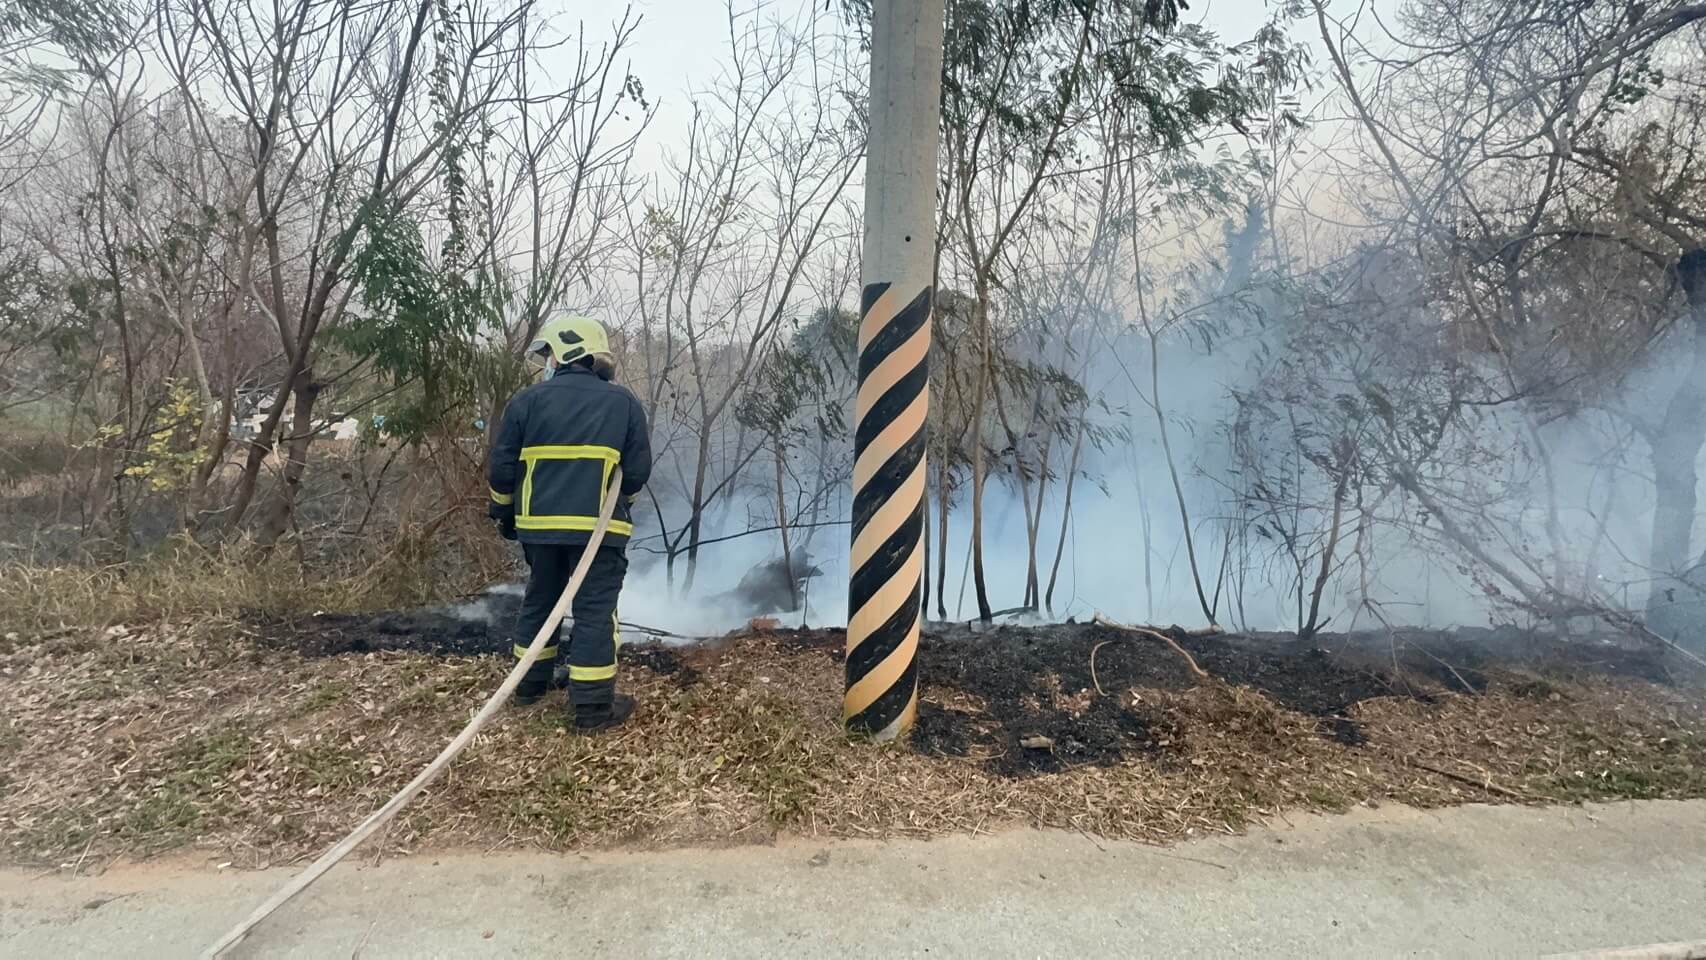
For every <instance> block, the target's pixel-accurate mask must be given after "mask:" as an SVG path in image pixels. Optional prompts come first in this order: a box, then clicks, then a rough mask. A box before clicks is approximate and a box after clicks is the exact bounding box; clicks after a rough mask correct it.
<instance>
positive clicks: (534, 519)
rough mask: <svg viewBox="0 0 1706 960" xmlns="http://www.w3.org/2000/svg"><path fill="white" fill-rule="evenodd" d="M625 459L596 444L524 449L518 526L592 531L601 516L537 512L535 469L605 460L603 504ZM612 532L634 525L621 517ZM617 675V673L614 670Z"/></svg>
mask: <svg viewBox="0 0 1706 960" xmlns="http://www.w3.org/2000/svg"><path fill="white" fill-rule="evenodd" d="M621 459H622V452H621V451H619V450H617V449H616V448H615V447H603V446H597V445H594V444H538V445H535V446H531V447H522V448H521V462H522V464H523V465H524V467H525V468H526V472H525V473H524V474H523V475H522V480H521V509H520V510H519V511H517V513H516V517H515V526H516V529H517V530H579V531H584V532H588V533H590V532H591V531H592V530H593V529H594V528H595V527H597V526H598V515H597V514H592V515H590V516H589V515H584V514H536V513H534V512H533V470H534V467H535V466H537V465H538V463H539V462H540V461H541V460H600V461H603V471H602V473H601V478H602V479H601V480H600V483H599V488H598V494H597V496H596V497H594V499H593V502H594V503H602V502H603V500H604V491H606V490H608V489H609V488H610V473H611V471H612V470H614V469H615V468H616V464H617V463H618V462H619V461H620V460H621ZM609 529H610V532H611V533H613V534H616V535H618V536H624V537H626V536H631V535H632V534H633V532H634V525H633V524H632V523H627V522H624V521H621V520H611V521H610V528H609ZM600 669H602V668H600ZM611 669H612V671H614V670H615V668H614V667H612V668H611ZM612 676H614V673H612ZM577 679H608V678H605V677H587V678H577Z"/></svg>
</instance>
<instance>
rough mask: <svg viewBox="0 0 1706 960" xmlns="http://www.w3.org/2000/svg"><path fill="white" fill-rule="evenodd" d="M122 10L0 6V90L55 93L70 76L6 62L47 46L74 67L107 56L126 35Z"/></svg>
mask: <svg viewBox="0 0 1706 960" xmlns="http://www.w3.org/2000/svg"><path fill="white" fill-rule="evenodd" d="M124 13H125V10H124V5H123V4H121V3H107V2H101V0H96V2H84V0H0V50H3V51H6V52H7V53H8V56H7V57H6V58H5V59H4V62H3V63H0V87H7V86H12V87H21V88H33V89H36V90H40V91H43V92H59V91H61V90H63V89H65V87H66V86H67V84H68V82H69V79H70V77H71V74H72V73H73V71H70V70H65V69H61V68H58V67H49V66H44V65H41V64H36V63H30V62H27V61H24V60H22V59H18V58H14V57H12V56H10V54H11V53H12V52H15V51H17V50H20V49H22V48H25V47H30V46H43V45H48V46H52V47H55V48H57V49H58V51H59V52H61V53H63V54H64V55H65V57H66V58H67V59H69V60H71V61H73V62H74V63H78V64H79V65H81V64H83V63H86V62H87V61H89V60H91V59H93V58H95V57H97V56H99V55H101V54H103V53H106V52H108V51H111V50H112V49H114V48H115V47H117V46H118V44H119V42H120V41H121V40H122V39H123V38H124V37H125V35H126V29H127V28H126V24H125V17H124Z"/></svg>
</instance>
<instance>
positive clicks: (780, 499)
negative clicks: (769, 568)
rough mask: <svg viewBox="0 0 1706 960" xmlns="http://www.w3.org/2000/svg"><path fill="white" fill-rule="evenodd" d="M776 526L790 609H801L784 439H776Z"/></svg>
mask: <svg viewBox="0 0 1706 960" xmlns="http://www.w3.org/2000/svg"><path fill="white" fill-rule="evenodd" d="M774 446H775V448H776V526H777V528H778V529H779V530H781V532H782V569H783V571H785V572H786V574H787V577H788V605H789V606H788V608H789V609H790V610H798V609H800V589H799V581H798V580H797V579H796V578H795V576H794V552H793V549H792V547H791V546H790V545H789V543H788V494H787V489H788V488H787V486H786V485H785V484H784V482H783V471H782V455H783V452H784V447H783V445H782V438H781V437H780V436H778V437H776V439H775V444H774Z"/></svg>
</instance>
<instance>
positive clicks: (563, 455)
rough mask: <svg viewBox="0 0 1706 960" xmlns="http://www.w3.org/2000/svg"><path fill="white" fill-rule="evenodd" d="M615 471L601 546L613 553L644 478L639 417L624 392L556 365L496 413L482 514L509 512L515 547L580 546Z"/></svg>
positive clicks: (644, 435) (624, 536)
mask: <svg viewBox="0 0 1706 960" xmlns="http://www.w3.org/2000/svg"><path fill="white" fill-rule="evenodd" d="M618 465H620V466H621V467H622V496H621V497H619V498H618V499H617V501H616V512H615V514H614V515H613V516H612V517H611V520H610V529H609V531H607V532H606V534H605V537H604V543H605V545H607V546H613V547H618V548H620V547H622V546H624V545H626V544H627V542H628V537H629V536H630V535H631V534H632V533H633V532H634V520H633V517H632V515H631V514H630V512H629V500H630V499H631V498H632V497H633V496H634V495H635V494H637V493H639V492H640V489H641V488H642V487H644V486H645V485H646V480H647V479H648V478H650V476H651V473H652V445H651V438H650V436H649V435H648V432H647V429H646V414H645V411H644V410H642V409H641V408H640V401H639V400H637V399H636V398H635V397H634V395H633V394H632V393H629V392H628V389H627V388H626V387H621V386H618V385H616V384H614V383H610V382H608V381H606V380H604V379H602V378H600V377H599V376H598V374H596V373H594V372H593V371H592V370H589V369H587V368H586V367H583V366H580V365H571V366H566V367H559V368H558V370H557V374H556V375H555V376H553V377H551V378H550V379H548V380H544V381H542V382H540V383H536V384H533V385H532V386H530V387H527V388H525V389H523V390H522V391H521V392H519V393H517V394H516V395H515V396H513V397H511V398H510V401H509V406H507V407H505V408H504V415H503V423H502V424H501V425H500V426H499V428H498V439H497V443H496V445H495V446H493V447H492V461H491V467H490V471H489V479H490V481H491V505H490V511H489V512H490V513H491V515H492V516H493V517H494V518H496V519H499V520H504V519H507V517H508V516H509V515H510V514H511V512H513V515H514V517H515V530H516V537H517V539H519V540H520V541H521V542H523V543H556V544H583V543H586V542H587V540H588V539H590V538H591V536H592V528H593V527H595V526H597V525H598V512H599V507H600V506H602V505H603V503H604V494H605V491H607V490H609V489H610V477H611V473H612V472H613V471H614V470H615V468H616V467H617V466H618Z"/></svg>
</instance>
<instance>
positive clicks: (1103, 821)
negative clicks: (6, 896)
mask: <svg viewBox="0 0 1706 960" xmlns="http://www.w3.org/2000/svg"><path fill="white" fill-rule="evenodd" d="M481 604H483V608H482V607H476V608H469V607H466V606H464V607H446V608H441V609H436V610H427V611H415V612H407V613H396V612H391V613H376V614H342V613H340V614H329V615H324V614H323V615H317V616H301V617H277V616H259V615H256V616H249V617H243V618H239V619H237V620H234V621H231V620H218V619H209V620H206V621H198V622H192V623H183V622H175V623H157V624H150V625H147V626H139V627H108V628H106V629H104V630H87V631H68V630H59V631H55V632H54V633H52V634H45V635H41V636H21V637H19V638H18V639H17V640H16V641H15V642H14V643H13V644H12V646H11V647H10V649H8V650H6V651H4V652H3V653H0V716H3V717H4V722H3V726H0V760H3V761H4V763H3V765H0V850H3V851H4V856H5V858H6V859H9V860H13V861H22V862H32V863H54V862H61V861H65V860H68V859H74V858H79V857H95V858H98V857H101V856H114V855H118V854H119V853H121V852H122V853H124V854H126V855H129V856H136V855H138V854H147V853H151V852H155V851H159V850H165V849H170V848H174V847H182V846H186V845H190V846H195V847H202V848H207V849H208V850H210V851H217V853H216V854H215V855H218V856H222V857H225V858H227V859H233V860H235V861H236V862H239V863H244V864H261V863H276V862H280V861H281V860H289V859H293V858H295V857H298V856H301V855H303V854H306V853H310V852H313V851H314V850H316V849H317V848H319V847H321V846H323V845H324V844H325V843H327V842H329V841H330V840H333V839H335V838H336V837H338V836H340V835H341V834H342V833H343V832H344V831H346V830H347V829H348V827H349V825H350V824H352V823H354V822H355V821H357V820H359V819H360V817H361V816H362V815H363V814H364V813H366V812H367V811H369V810H371V809H372V808H373V806H374V805H375V804H377V803H379V802H381V801H382V800H383V799H384V798H385V797H387V796H388V795H389V794H390V793H392V792H394V791H395V790H396V788H397V787H398V786H400V785H401V784H402V783H403V782H406V780H407V779H408V778H409V777H410V776H412V775H413V774H414V773H415V772H416V771H417V770H419V769H420V767H421V766H423V765H424V764H425V763H426V761H427V760H429V759H430V758H431V757H432V755H433V754H434V753H436V752H437V750H438V749H439V748H440V747H441V746H442V745H443V743H444V742H445V741H446V740H448V738H449V737H450V736H451V735H453V734H454V733H455V732H456V730H458V729H459V728H460V727H461V725H462V724H463V723H465V722H466V719H467V717H468V715H469V712H470V711H471V710H472V709H473V708H474V707H476V706H477V705H478V704H479V703H480V702H481V701H482V700H483V699H484V698H485V697H486V696H487V695H488V694H489V692H490V691H491V690H492V689H493V688H495V687H496V686H497V684H498V682H499V681H500V680H501V678H502V677H503V674H504V672H505V671H506V670H507V668H508V665H509V662H510V661H509V657H508V655H507V652H506V651H507V649H508V647H509V638H508V633H507V630H506V629H505V628H506V626H507V620H508V617H509V615H510V614H511V613H512V611H513V604H514V600H513V598H506V597H488V598H486V599H485V600H483V601H481ZM625 633H626V635H627V637H628V639H629V640H633V639H635V638H636V637H637V636H639V635H640V631H638V630H635V631H626V632H625ZM1172 636H1173V638H1174V639H1175V640H1176V641H1177V642H1178V643H1179V644H1180V645H1181V646H1182V647H1183V648H1184V649H1185V650H1186V651H1188V652H1189V654H1190V655H1191V657H1192V658H1193V659H1194V660H1195V661H1196V662H1197V663H1198V664H1199V665H1200V666H1201V668H1202V669H1203V670H1204V671H1205V672H1206V673H1207V674H1208V675H1209V676H1208V679H1206V680H1205V679H1202V678H1199V677H1198V676H1196V675H1195V674H1194V673H1193V672H1192V671H1191V670H1190V669H1189V668H1188V667H1187V666H1186V664H1185V661H1184V659H1183V658H1182V657H1180V656H1179V654H1178V653H1177V652H1175V651H1174V650H1173V649H1172V648H1170V647H1169V646H1168V645H1167V644H1166V643H1164V642H1162V641H1160V640H1158V639H1156V638H1154V637H1150V636H1146V635H1143V634H1137V633H1130V632H1127V631H1124V630H1119V629H1115V628H1111V627H1104V626H1099V625H1091V624H1065V625H1056V626H1044V627H1017V626H1013V627H1004V628H998V629H993V630H985V631H973V630H971V629H968V628H965V627H942V628H933V629H932V630H931V631H930V632H929V633H927V635H926V637H925V640H924V643H923V644H922V646H921V649H920V660H921V663H920V668H921V669H920V674H921V676H922V677H923V678H924V680H923V686H922V688H921V691H920V708H919V715H918V722H917V726H916V728H915V730H914V733H913V736H912V738H911V740H910V742H909V743H908V744H906V745H904V746H901V747H887V748H876V747H871V746H868V745H860V744H849V743H848V742H847V741H846V740H845V738H844V737H843V736H842V734H841V730H840V722H839V720H840V717H839V705H840V694H841V690H842V678H841V666H840V663H841V660H842V657H843V649H842V648H843V645H844V643H845V636H844V634H843V632H842V631H839V630H817V631H811V630H775V629H770V630H765V629H753V630H748V631H744V632H741V633H739V634H736V635H730V636H727V637H723V638H719V639H717V640H715V641H711V642H706V643H700V644H696V645H689V646H661V645H652V644H640V643H631V644H630V645H628V646H625V647H624V648H623V652H622V658H623V662H624V668H623V673H622V680H621V683H622V684H623V685H624V686H625V687H626V689H627V690H629V691H630V692H632V693H634V694H635V695H636V696H637V697H638V698H639V700H640V703H641V712H640V714H639V715H638V716H637V718H636V719H635V720H634V721H632V722H631V723H630V725H629V726H627V727H625V728H624V729H623V731H621V732H620V733H618V734H616V735H614V736H611V737H606V738H592V739H588V738H583V737H576V736H572V735H570V734H568V733H567V731H565V730H564V725H563V720H562V716H563V714H562V708H561V706H560V705H559V706H540V707H534V708H529V709H517V710H512V711H508V712H506V713H505V714H504V715H503V716H502V718H501V719H500V720H499V721H498V722H497V723H495V724H494V725H493V726H492V727H491V728H489V730H490V732H489V734H487V735H485V736H482V737H481V739H480V742H478V743H477V744H476V745H475V746H474V747H473V748H471V749H470V751H469V752H468V754H466V755H465V757H464V758H463V759H462V760H460V761H459V762H458V763H457V765H456V766H455V767H454V768H453V770H452V771H451V773H450V774H449V775H448V776H447V777H446V778H445V779H444V780H443V781H441V783H440V784H438V785H436V786H435V787H434V788H433V789H432V790H431V791H430V792H429V793H428V794H427V795H425V796H424V797H422V798H421V800H420V801H418V803H417V804H416V805H415V806H413V807H411V808H410V810H408V811H406V812H405V814H404V816H403V817H402V819H401V820H399V821H398V823H397V825H396V826H395V827H394V828H393V829H392V831H391V832H390V834H388V835H387V837H386V839H385V840H384V841H383V846H384V848H385V849H406V850H414V849H418V848H420V847H422V846H435V845H454V844H469V843H477V844H481V845H538V846H543V847H548V848H562V847H576V846H586V845H605V844H670V843H680V842H693V843H706V842H750V841H754V840H764V839H767V838H770V837H773V836H774V835H776V833H777V832H778V831H784V830H785V831H791V832H801V833H808V834H827V835H853V836H887V835H896V834H907V835H929V834H934V833H941V832H948V831H960V830H979V829H986V828H989V827H992V826H996V825H999V824H1003V823H1026V824H1033V825H1040V826H1055V827H1065V828H1073V829H1078V830H1083V831H1085V832H1089V833H1101V834H1106V835H1117V836H1131V837H1141V838H1146V839H1155V840H1165V839H1171V838H1177V837H1182V836H1185V835H1187V834H1190V833H1193V832H1195V833H1201V832H1209V831H1226V830H1236V829H1238V828H1239V827H1240V826H1242V825H1243V824H1245V823H1247V822H1249V821H1250V820H1251V819H1253V818H1260V817H1264V816H1271V815H1274V814H1276V813H1277V812H1279V811H1282V810H1284V809H1287V808H1310V809H1327V810H1337V809H1345V808H1347V807H1349V806H1351V805H1354V804H1361V803H1366V804H1378V803H1382V802H1387V801H1392V800H1396V801H1403V802H1408V803H1413V804H1419V805H1423V806H1427V805H1437V804H1449V803H1458V802H1466V801H1492V802H1510V801H1523V802H1542V801H1570V800H1580V799H1611V798H1623V797H1643V798H1645V797H1690V796H1702V795H1706V690H1703V688H1702V684H1701V679H1702V678H1700V677H1698V676H1691V675H1689V674H1688V673H1686V672H1685V671H1686V669H1687V668H1685V667H1683V666H1682V665H1679V664H1673V663H1671V662H1669V661H1667V659H1666V658H1665V657H1664V656H1661V655H1659V654H1656V653H1654V652H1652V651H1647V650H1626V649H1622V648H1620V647H1618V646H1617V645H1615V644H1609V643H1603V642H1580V641H1578V642H1573V643H1559V642H1556V641H1552V640H1549V639H1547V638H1545V637H1538V636H1532V635H1526V634H1509V635H1501V636H1488V635H1484V634H1478V633H1476V632H1474V631H1458V632H1448V633H1431V632H1409V633H1405V632H1395V633H1390V634H1381V635H1361V636H1324V637H1320V638H1318V639H1317V643H1316V645H1314V646H1311V647H1307V648H1306V647H1301V646H1299V645H1298V644H1296V643H1295V642H1294V641H1292V640H1290V639H1289V638H1284V637H1237V636H1211V637H1196V636H1190V635H1189V634H1187V633H1186V632H1184V631H1179V632H1177V633H1175V634H1173V635H1172Z"/></svg>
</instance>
